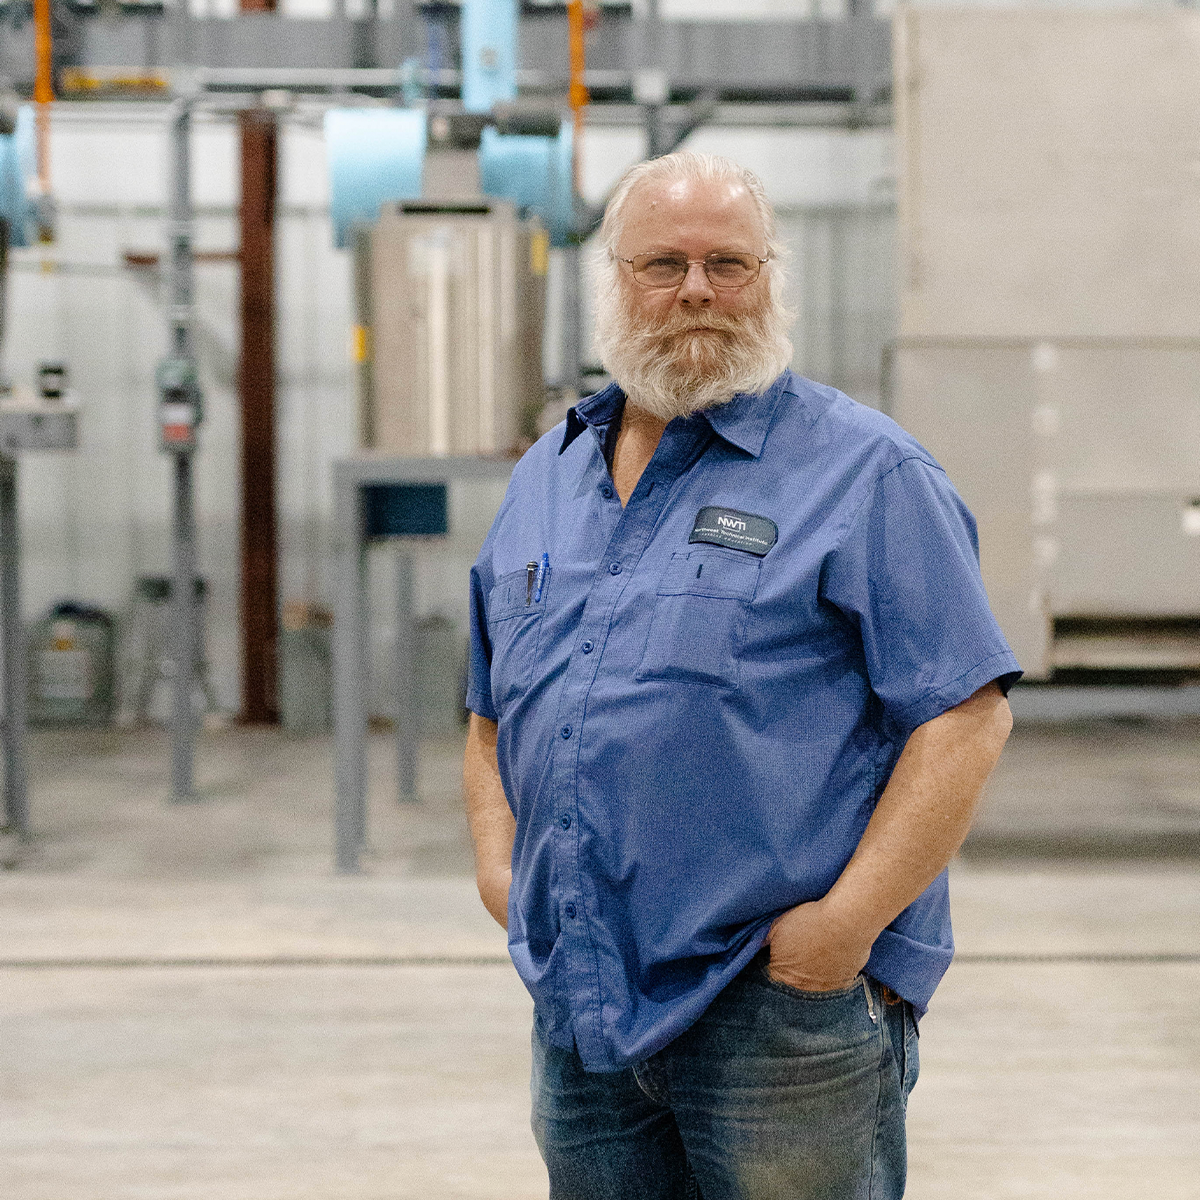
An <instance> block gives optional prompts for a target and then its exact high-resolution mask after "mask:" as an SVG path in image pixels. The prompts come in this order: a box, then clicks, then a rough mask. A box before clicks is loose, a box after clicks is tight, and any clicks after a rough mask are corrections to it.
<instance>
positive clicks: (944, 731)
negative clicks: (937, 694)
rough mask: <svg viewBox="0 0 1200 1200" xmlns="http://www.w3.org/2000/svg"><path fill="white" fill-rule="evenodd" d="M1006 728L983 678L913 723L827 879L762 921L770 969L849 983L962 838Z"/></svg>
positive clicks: (797, 978) (819, 986)
mask: <svg viewBox="0 0 1200 1200" xmlns="http://www.w3.org/2000/svg"><path fill="white" fill-rule="evenodd" d="M1011 729H1012V714H1011V712H1010V711H1009V707H1008V701H1007V700H1005V698H1004V695H1003V693H1002V692H1001V690H1000V688H999V686H998V685H997V684H995V683H989V684H988V685H987V686H986V687H982V688H980V689H979V691H977V692H976V693H975V694H974V695H973V696H971V697H969V698H968V699H967V700H964V701H963V702H962V703H961V704H959V705H956V706H955V707H954V708H951V709H949V710H947V711H946V712H944V713H942V714H941V715H940V716H938V717H934V718H933V720H931V721H927V722H926V723H925V724H923V725H919V726H918V727H917V728H916V729H915V730H914V731H913V733H912V735H911V736H910V737H909V739H908V742H907V743H906V745H905V747H904V751H903V753H902V754H901V755H900V759H899V761H898V762H897V763H896V769H895V770H894V771H893V772H892V777H891V779H890V780H889V782H888V785H887V787H886V788H885V789H884V791H883V795H882V796H880V798H879V803H878V804H877V805H876V808H875V812H874V814H873V815H872V817H871V820H870V821H869V822H868V824H867V828H866V830H865V832H864V833H863V836H862V839H861V840H860V842H859V844H858V848H857V849H856V850H855V852H854V855H853V857H852V858H851V859H850V861H849V863H847V864H846V868H845V870H844V871H843V872H842V874H841V875H840V876H839V877H838V879H837V882H836V883H834V885H833V887H832V888H830V890H829V891H828V893H826V895H825V896H823V897H822V898H821V899H820V900H814V901H812V902H810V903H807V904H801V905H798V906H797V907H796V908H793V909H790V910H789V911H788V912H786V913H784V914H783V915H782V916H781V917H779V919H778V920H776V922H775V923H774V925H772V927H771V932H770V934H769V936H768V942H769V943H770V949H771V964H770V971H771V974H772V975H773V976H774V977H775V978H777V979H779V980H781V981H782V982H784V983H787V984H790V985H791V986H793V987H797V988H802V989H805V990H808V991H825V990H834V989H837V988H842V987H846V986H848V985H849V984H851V983H853V981H854V979H855V977H856V976H857V975H858V973H859V972H860V971H861V970H862V969H863V967H864V966H865V965H866V962H867V958H868V956H869V955H870V953H871V947H872V945H873V944H874V942H875V939H876V938H877V937H878V936H879V934H880V933H881V932H882V931H883V930H884V929H886V928H887V926H888V925H890V924H891V922H892V921H894V920H895V919H896V917H897V916H899V914H900V913H901V912H903V910H904V909H905V908H907V907H908V906H909V905H910V904H911V903H912V902H913V901H914V900H915V899H916V898H917V897H918V896H919V895H920V894H921V893H922V892H923V891H924V890H925V889H926V888H927V887H928V886H929V885H930V884H931V883H932V882H933V881H934V879H936V878H937V876H938V875H939V874H940V873H941V871H942V870H943V869H944V868H945V866H946V864H947V863H949V861H950V859H951V858H952V857H953V856H954V854H955V852H956V851H957V850H958V848H959V846H961V845H962V843H963V839H964V838H965V837H966V836H967V831H968V829H969V828H970V826H971V819H972V817H973V815H974V813H975V807H976V805H977V803H978V801H979V796H980V793H981V792H982V791H983V785H984V783H985V782H986V780H987V777H988V775H989V774H990V773H991V771H992V768H993V767H994V766H995V765H996V762H997V760H998V759H999V757H1000V751H1001V750H1002V749H1003V748H1004V743H1005V741H1006V740H1007V739H1008V735H1009V732H1010V731H1011Z"/></svg>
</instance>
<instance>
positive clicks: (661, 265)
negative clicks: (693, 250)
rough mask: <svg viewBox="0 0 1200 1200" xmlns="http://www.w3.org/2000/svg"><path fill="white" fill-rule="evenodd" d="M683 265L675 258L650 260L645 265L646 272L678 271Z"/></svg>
mask: <svg viewBox="0 0 1200 1200" xmlns="http://www.w3.org/2000/svg"><path fill="white" fill-rule="evenodd" d="M682 266H684V264H683V263H682V262H681V261H680V260H679V259H677V258H652V259H650V261H649V262H648V263H646V265H645V268H644V270H647V271H678V270H679V268H680V267H682Z"/></svg>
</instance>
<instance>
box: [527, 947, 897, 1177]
mask: <svg viewBox="0 0 1200 1200" xmlns="http://www.w3.org/2000/svg"><path fill="white" fill-rule="evenodd" d="M766 960H767V956H766V954H765V952H764V953H762V954H760V955H759V956H758V957H757V958H755V960H754V961H753V962H752V963H751V965H750V966H749V967H748V968H747V969H746V970H745V971H743V972H742V973H741V974H740V975H739V976H738V977H737V978H736V979H735V980H734V981H733V983H731V984H730V985H729V987H727V988H726V989H725V991H723V992H722V993H721V995H720V996H718V997H717V999H716V1000H715V1001H714V1002H713V1004H712V1005H711V1007H710V1008H709V1009H708V1011H707V1012H706V1013H705V1014H704V1015H703V1016H702V1017H701V1018H700V1020H698V1021H697V1022H696V1023H695V1025H693V1026H692V1027H691V1028H690V1029H689V1030H687V1032H686V1033H684V1034H682V1035H681V1036H680V1037H678V1038H676V1040H675V1041H673V1042H672V1043H671V1044H670V1045H668V1046H667V1047H665V1048H664V1049H663V1050H660V1051H659V1052H658V1053H657V1054H654V1055H652V1056H651V1057H650V1058H648V1059H646V1060H645V1061H644V1062H642V1063H639V1064H638V1065H637V1066H635V1067H630V1068H627V1069H626V1070H623V1071H618V1072H616V1073H613V1074H589V1073H588V1072H586V1071H584V1069H583V1066H582V1064H581V1062H580V1060H579V1055H578V1054H577V1053H576V1052H575V1051H574V1050H561V1049H559V1048H557V1047H555V1046H549V1045H547V1044H546V1042H545V1039H544V1037H543V1036H542V1033H541V1030H540V1029H539V1027H538V1025H537V1023H536V1022H535V1025H534V1033H533V1132H534V1136H535V1137H536V1138H537V1143H538V1147H539V1149H540V1150H541V1152H542V1157H543V1158H544V1159H545V1161H546V1167H547V1170H548V1171H549V1174H550V1197H551V1200H899V1198H900V1197H901V1196H903V1194H904V1177H905V1169H906V1161H907V1156H906V1150H905V1137H904V1108H905V1103H906V1101H907V1099H908V1094H909V1092H910V1091H911V1090H912V1086H913V1084H914V1083H915V1082H916V1079H917V1070H918V1059H917V1032H916V1024H915V1022H914V1020H913V1013H912V1008H911V1006H910V1005H909V1004H908V1002H907V1001H904V1000H900V999H899V998H898V997H896V996H894V995H893V994H892V993H890V992H888V990H887V989H886V988H883V987H881V986H880V985H879V984H877V983H875V982H874V981H871V980H867V979H859V981H858V982H857V983H855V984H854V985H853V986H852V987H850V988H847V989H845V990H843V991H838V992H802V991H798V990H797V989H795V988H791V987H788V986H787V985H786V984H783V983H777V982H776V981H775V980H773V979H770V978H768V976H767V973H766Z"/></svg>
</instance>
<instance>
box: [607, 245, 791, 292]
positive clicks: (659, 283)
mask: <svg viewBox="0 0 1200 1200" xmlns="http://www.w3.org/2000/svg"><path fill="white" fill-rule="evenodd" d="M617 261H618V262H623V263H628V264H629V265H630V266H631V267H632V268H633V277H634V279H636V280H637V281H638V283H640V284H641V285H642V286H643V287H650V288H673V287H678V286H679V285H680V284H681V283H682V282H683V281H684V280H685V279H686V278H687V273H688V268H689V267H692V266H694V265H695V264H696V263H699V264H700V265H701V266H702V267H703V268H704V274H705V275H707V276H708V282H709V283H711V284H712V285H713V287H715V288H740V287H745V286H746V285H747V284H748V283H753V282H754V281H755V280H756V279H757V278H758V274H759V272H760V271H761V270H762V265H763V263H765V262H768V261H769V259H766V258H759V257H758V255H757V254H742V253H741V252H739V251H736V250H717V251H714V252H713V253H712V254H710V255H708V256H707V257H706V258H686V257H685V256H684V255H682V254H636V255H634V257H633V258H619V259H617Z"/></svg>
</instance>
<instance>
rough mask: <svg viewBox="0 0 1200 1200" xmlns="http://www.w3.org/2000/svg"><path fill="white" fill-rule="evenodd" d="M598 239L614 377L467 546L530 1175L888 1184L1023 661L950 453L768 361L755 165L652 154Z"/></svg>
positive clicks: (748, 1187) (490, 902) (490, 815)
mask: <svg viewBox="0 0 1200 1200" xmlns="http://www.w3.org/2000/svg"><path fill="white" fill-rule="evenodd" d="M600 243H601V247H602V253H603V260H602V261H601V263H600V264H599V267H600V270H599V274H600V286H599V290H598V295H597V309H596V317H597V340H598V343H599V347H600V350H601V352H602V355H603V361H604V364H605V366H606V368H607V369H608V370H609V371H610V372H611V374H612V376H613V378H614V380H615V383H614V384H613V385H612V386H610V387H608V388H606V389H605V390H604V391H602V392H600V393H599V394H598V395H595V396H592V397H590V398H588V399H587V400H586V401H584V402H583V403H581V404H580V405H579V406H578V407H577V408H576V409H574V410H573V411H572V412H571V413H570V414H569V415H568V417H567V420H566V422H565V425H560V426H559V427H558V428H557V429H555V430H553V431H552V432H551V433H549V434H547V435H546V436H545V437H544V438H542V439H541V441H539V442H538V443H537V445H536V446H534V447H533V449H532V450H531V451H530V452H529V453H528V454H527V455H526V456H525V457H524V458H523V459H522V460H521V462H520V463H519V464H518V465H517V468H516V470H515V471H514V473H513V479H512V483H511V485H510V487H509V490H508V495H507V496H506V498H505V500H504V504H503V506H502V507H501V509H500V513H499V515H498V516H497V518H496V521H495V524H494V525H493V527H492V530H491V532H490V533H489V535H488V538H487V541H486V542H485V544H484V547H483V550H482V552H481V553H480V556H479V560H478V562H477V563H476V565H475V568H474V570H473V572H472V577H471V588H472V591H471V599H472V609H473V614H474V619H473V630H472V635H473V650H472V671H471V684H470V691H469V695H468V705H469V707H470V709H471V711H472V714H473V715H472V718H471V726H470V733H469V739H468V745H467V755H466V791H467V804H468V809H469V815H470V820H471V827H472V831H473V834H474V838H475V844H476V853H477V866H478V882H479V891H480V895H481V896H482V898H483V902H484V904H485V905H486V906H487V908H488V911H489V912H491V914H492V915H493V916H494V917H495V918H496V920H497V921H499V922H500V923H501V924H502V925H505V926H506V928H507V929H508V935H509V946H510V950H511V953H512V958H513V961H514V963H515V964H516V967H517V970H518V971H519V973H520V975H521V978H522V979H523V980H524V981H525V983H526V985H527V987H528V988H529V990H530V992H531V993H532V995H533V998H534V1002H535V1014H536V1015H535V1026H534V1032H533V1126H534V1132H535V1135H536V1137H537V1140H538V1145H539V1147H540V1149H541V1151H542V1155H543V1157H544V1158H545V1160H546V1164H547V1168H548V1170H549V1175H550V1193H551V1196H552V1197H555V1198H556V1200H584V1198H588V1200H649V1198H651V1197H653V1198H655V1200H673V1198H675V1197H679V1198H683V1197H688V1196H697V1195H699V1196H703V1197H704V1200H743V1198H745V1200H750V1198H753V1200H760V1198H761V1200H765V1198H768V1197H770V1198H780V1200H783V1198H788V1200H792V1198H805V1200H809V1198H811V1200H816V1198H818V1197H822V1198H827V1200H857V1198H860V1197H861V1198H862V1200H868V1198H871V1200H891V1198H895V1197H899V1196H900V1195H902V1193H903V1191H904V1176H905V1139H904V1108H905V1101H906V1099H907V1096H908V1092H909V1089H910V1088H911V1087H912V1084H913V1082H914V1081H915V1079H916V1073H917V1043H916V1019H917V1018H918V1017H919V1016H920V1015H921V1014H922V1013H923V1012H924V1010H925V1008H926V1005H927V1004H928V1002H929V998H930V996H931V995H932V993H933V990H934V988H935V986H936V985H937V982H938V980H939V979H940V978H941V976H942V974H943V973H944V972H945V970H946V968H947V966H948V965H949V963H950V958H951V955H952V952H953V943H952V940H951V934H950V920H949V910H948V899H947V885H946V874H945V868H946V864H947V863H948V861H949V859H950V857H951V855H953V854H954V852H955V850H956V849H957V848H958V846H959V844H960V843H961V841H962V839H963V838H964V836H965V835H966V831H967V827H968V824H969V822H970V819H971V815H972V812H973V809H974V806H975V803H976V799H977V797H978V795H979V792H980V789H981V788H982V786H983V782H984V780H985V779H986V777H987V775H988V772H989V771H990V770H991V769H992V767H993V765H994V764H995V762H996V759H997V757H998V755H999V753H1000V750H1001V747H1002V746H1003V744H1004V741H1005V739H1006V737H1007V735H1008V731H1009V727H1010V723H1011V718H1010V715H1009V712H1008V706H1007V703H1006V701H1005V699H1004V692H1005V691H1006V690H1007V687H1008V686H1009V684H1011V683H1012V682H1013V681H1014V680H1015V679H1016V678H1017V677H1018V676H1019V674H1020V669H1019V667H1018V666H1017V663H1016V661H1015V660H1014V658H1013V656H1012V653H1011V651H1010V650H1009V648H1008V646H1007V645H1006V644H1005V641H1004V638H1003V636H1002V635H1001V633H1000V631H999V629H998V628H997V626H996V623H995V621H994V619H993V618H992V615H991V613H990V611H989V609H988V605H987V599H986V596H985V594H984V590H983V586H982V583H981V581H980V577H979V571H978V565H977V551H976V544H975V531H974V523H973V521H972V519H971V516H970V514H969V513H968V512H967V510H966V509H965V508H964V506H963V504H962V502H961V501H960V500H959V498H958V496H957V494H956V493H955V491H954V489H953V487H952V486H951V485H950V483H949V481H948V480H947V479H946V477H945V475H944V474H943V473H942V471H941V469H940V468H939V467H938V465H937V463H936V462H934V460H933V459H932V458H931V457H930V455H929V454H928V453H927V452H926V451H925V450H924V449H922V447H921V446H919V445H918V444H917V443H916V442H914V441H913V440H912V439H911V438H910V437H908V436H907V435H906V434H905V433H904V432H903V431H902V430H901V429H899V428H898V427H897V426H896V425H895V424H893V423H892V422H891V421H889V420H888V419H887V418H886V417H883V416H881V415H880V414H879V413H876V412H874V411H872V410H870V409H867V408H864V407H862V406H860V405H857V404H855V403H854V402H853V401H851V400H849V399H848V398H847V397H845V396H843V395H841V394H840V393H839V392H836V391H834V390H833V389H831V388H828V387H822V386H820V385H818V384H815V383H810V382H808V381H807V380H803V379H800V378H798V377H797V376H795V375H793V374H792V373H791V372H790V371H789V370H787V363H788V361H789V358H790V356H791V346H790V345H789V343H788V340H787V336H786V329H787V314H786V313H785V312H784V310H783V308H782V306H781V302H780V289H781V284H782V276H781V274H780V264H779V253H780V250H779V247H778V245H777V243H776V241H775V230H774V221H773V217H772V213H771V209H770V206H769V204H768V203H767V200H766V198H765V196H764V194H763V191H762V187H761V185H760V184H759V182H758V181H757V180H756V179H755V178H754V177H753V176H752V175H751V174H750V173H749V172H747V171H744V170H742V169H741V168H739V167H738V166H736V165H735V164H733V163H731V162H728V161H726V160H722V159H718V158H712V157H708V156H704V155H698V154H689V153H681V154H673V155H669V156H667V157H665V158H661V159H657V160H655V161H652V162H649V163H644V164H642V165H640V166H638V167H636V168H634V170H632V171H631V172H630V173H629V174H628V175H627V176H626V177H625V179H624V180H623V182H622V183H621V185H620V186H619V187H618V188H617V190H616V192H615V193H614V195H613V198H612V200H611V202H610V204H609V207H608V212H607V214H606V217H605V222H604V226H603V228H602V230H601V234H600Z"/></svg>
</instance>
